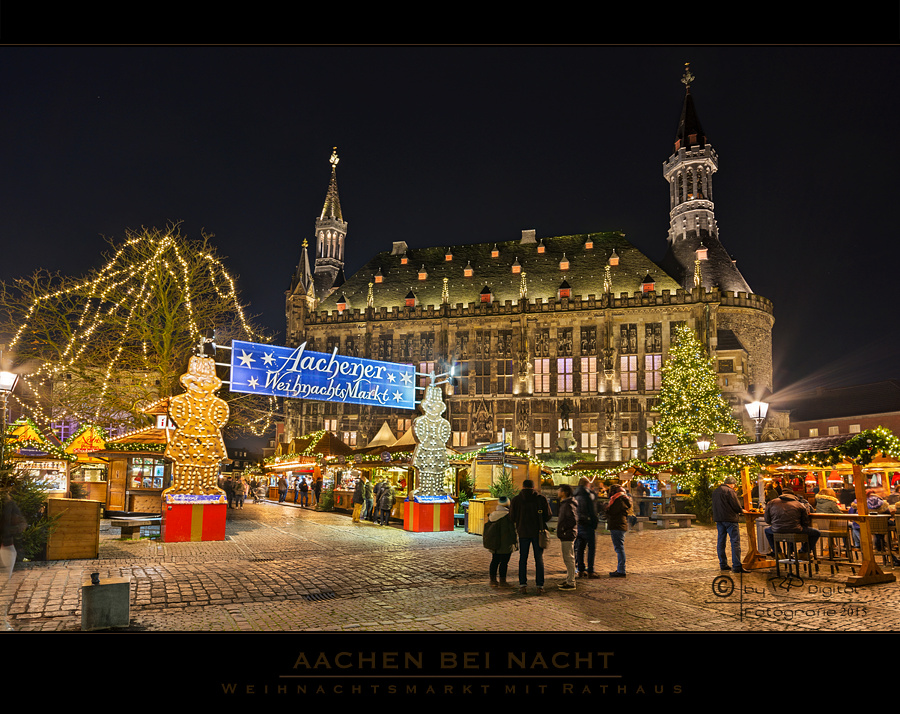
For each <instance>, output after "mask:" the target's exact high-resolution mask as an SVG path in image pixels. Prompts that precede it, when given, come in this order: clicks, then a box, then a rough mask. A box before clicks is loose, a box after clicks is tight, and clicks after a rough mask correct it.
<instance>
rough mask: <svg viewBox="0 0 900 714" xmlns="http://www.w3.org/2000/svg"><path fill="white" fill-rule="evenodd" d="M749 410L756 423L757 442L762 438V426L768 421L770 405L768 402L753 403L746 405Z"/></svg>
mask: <svg viewBox="0 0 900 714" xmlns="http://www.w3.org/2000/svg"><path fill="white" fill-rule="evenodd" d="M744 406H745V407H746V408H747V414H749V415H750V418H751V419H752V420H753V421H754V422H755V423H756V440H757V441H759V439H760V437H761V436H762V425H763V422H764V421H765V420H766V414H768V413H769V405H768V403H767V402H751V403H750V404H745V405H744Z"/></svg>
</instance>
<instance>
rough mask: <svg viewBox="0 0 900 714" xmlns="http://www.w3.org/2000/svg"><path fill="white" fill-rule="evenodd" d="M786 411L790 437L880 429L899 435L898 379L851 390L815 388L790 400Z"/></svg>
mask: <svg viewBox="0 0 900 714" xmlns="http://www.w3.org/2000/svg"><path fill="white" fill-rule="evenodd" d="M779 406H783V407H787V408H790V415H791V416H790V418H791V429H792V430H793V433H794V436H797V437H808V436H834V435H836V434H858V433H859V432H861V431H865V430H866V429H874V428H875V427H877V426H883V427H886V428H888V429H890V430H891V431H892V432H893V433H895V434H897V433H900V380H896V379H892V380H887V381H884V382H874V383H872V384H858V385H854V386H852V387H838V388H835V389H817V390H815V391H812V392H809V393H807V394H805V395H802V396H800V397H798V398H797V399H795V400H793V401H792V402H791V403H790V404H789V405H779Z"/></svg>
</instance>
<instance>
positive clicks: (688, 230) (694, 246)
mask: <svg viewBox="0 0 900 714" xmlns="http://www.w3.org/2000/svg"><path fill="white" fill-rule="evenodd" d="M694 79H695V77H694V76H693V75H692V74H691V71H690V65H689V64H686V65H685V72H684V76H683V77H682V78H681V81H682V82H683V83H684V85H685V93H684V105H683V107H682V109H681V119H680V120H679V122H678V131H677V132H676V134H675V146H674V151H673V153H672V155H671V156H670V157H669V158H668V160H667V161H666V162H665V163H664V164H663V176H664V177H665V179H666V181H667V182H668V184H669V245H668V251H667V253H666V257H665V258H664V259H663V261H662V263H661V265H662V267H663V268H664V269H665V270H666V271H667V272H668V273H669V274H670V275H672V277H674V278H675V279H676V280H678V281H679V282H680V283H681V286H682V287H683V288H684V289H685V290H691V289H692V288H693V287H695V285H698V284H699V285H702V286H703V287H706V288H712V287H718V288H719V289H721V290H730V291H732V292H744V293H750V292H752V290H750V286H749V285H748V284H747V281H746V280H744V277H743V276H742V275H741V273H740V271H739V270H738V269H737V267H736V266H735V264H734V261H733V260H732V258H731V256H730V255H728V252H727V251H726V250H725V248H724V247H723V246H722V244H721V243H720V242H719V228H718V226H717V224H716V216H715V204H714V203H713V191H712V179H713V174H714V173H715V172H716V171H717V170H718V168H719V157H718V156H717V155H716V152H715V150H714V149H713V147H712V144H710V143H709V140H708V139H707V137H706V134H705V133H704V131H703V127H702V126H701V124H700V118H699V117H698V116H697V109H696V107H695V106H694V97H693V95H692V94H691V83H692V82H693V81H694ZM697 266H700V268H701V275H699V276H697V275H696V267H697Z"/></svg>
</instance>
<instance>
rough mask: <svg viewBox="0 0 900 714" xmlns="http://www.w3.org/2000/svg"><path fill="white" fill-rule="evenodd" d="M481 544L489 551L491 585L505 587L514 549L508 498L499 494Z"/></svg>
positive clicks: (514, 541)
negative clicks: (498, 499)
mask: <svg viewBox="0 0 900 714" xmlns="http://www.w3.org/2000/svg"><path fill="white" fill-rule="evenodd" d="M481 538H482V544H483V545H484V547H485V548H487V549H488V550H489V551H490V552H491V565H490V567H489V569H488V571H489V575H490V578H491V587H494V588H496V587H506V586H507V585H508V583H507V582H506V571H507V568H508V566H509V559H510V557H511V556H512V554H513V551H514V550H515V549H516V527H515V525H513V522H512V518H510V516H509V498H507V497H506V496H500V503H499V504H498V505H497V508H495V509H494V510H493V511H491V514H490V515H489V516H488V518H487V521H486V522H485V524H484V532H483V533H482V536H481Z"/></svg>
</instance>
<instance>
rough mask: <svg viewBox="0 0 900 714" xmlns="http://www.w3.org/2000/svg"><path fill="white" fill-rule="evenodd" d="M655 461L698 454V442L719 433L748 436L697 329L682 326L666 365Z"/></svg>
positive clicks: (658, 420)
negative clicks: (696, 331)
mask: <svg viewBox="0 0 900 714" xmlns="http://www.w3.org/2000/svg"><path fill="white" fill-rule="evenodd" d="M652 433H653V435H654V436H655V437H656V444H655V445H654V449H653V458H654V459H655V460H658V461H672V462H680V461H684V460H685V459H689V458H691V457H693V456H696V455H697V454H698V453H699V451H700V450H699V447H698V446H697V440H698V439H700V438H701V437H703V436H705V437H707V438H709V439H710V440H712V438H713V437H714V435H715V434H718V433H727V434H743V429H742V428H741V425H740V422H738V420H737V419H736V418H735V417H734V414H733V413H732V411H731V406H730V405H729V404H728V402H727V401H726V400H725V398H724V397H723V396H722V392H721V391H719V384H718V382H717V380H716V374H715V372H714V371H713V365H712V360H711V359H710V358H709V357H708V356H707V355H706V353H705V351H704V349H703V345H701V344H700V341H699V340H698V339H697V336H696V335H695V334H694V331H693V330H691V329H690V328H688V327H685V326H683V325H679V326H678V328H677V329H676V332H675V344H674V345H673V346H672V347H671V348H670V350H669V356H668V358H667V359H666V363H665V365H664V366H663V373H662V387H661V389H660V392H659V418H658V419H657V421H656V424H655V425H654V426H653V428H652Z"/></svg>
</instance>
